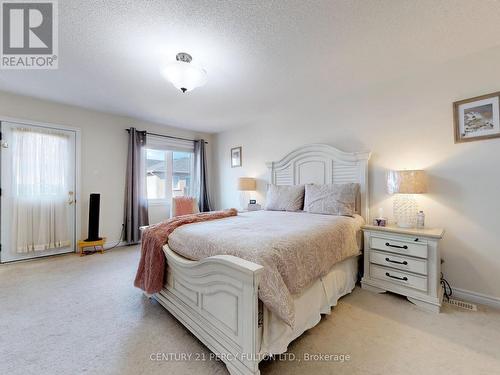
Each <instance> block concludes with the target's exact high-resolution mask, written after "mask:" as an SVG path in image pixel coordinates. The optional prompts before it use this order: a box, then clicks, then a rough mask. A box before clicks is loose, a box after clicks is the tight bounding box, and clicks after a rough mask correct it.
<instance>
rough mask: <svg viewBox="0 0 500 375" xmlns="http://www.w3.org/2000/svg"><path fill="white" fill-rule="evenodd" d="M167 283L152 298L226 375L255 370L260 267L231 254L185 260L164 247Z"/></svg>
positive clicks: (250, 374) (254, 374) (247, 374)
mask: <svg viewBox="0 0 500 375" xmlns="http://www.w3.org/2000/svg"><path fill="white" fill-rule="evenodd" d="M163 251H164V253H165V256H166V258H167V282H166V285H165V287H164V289H163V290H162V291H161V292H160V293H157V294H155V298H156V299H157V300H158V302H159V303H160V304H162V305H163V306H164V307H165V308H166V309H167V310H168V311H170V313H171V314H172V315H173V316H175V317H176V318H177V320H179V321H180V322H181V323H182V324H184V326H185V327H186V328H188V329H189V330H190V331H191V332H192V333H193V334H194V335H195V336H196V337H198V339H199V340H200V341H202V342H203V343H204V344H205V345H206V346H207V347H208V348H209V349H210V350H211V351H212V352H213V353H214V355H213V357H212V358H206V359H207V360H214V359H215V358H216V356H217V358H219V359H221V360H222V361H224V363H225V364H226V366H227V368H228V370H229V372H230V373H231V374H241V375H243V374H244V375H257V374H260V372H259V362H260V361H259V359H258V357H257V354H258V353H259V349H260V348H259V347H258V343H259V338H258V336H257V333H258V315H259V312H258V290H259V282H260V275H261V273H262V270H263V267H262V266H260V265H258V264H255V263H252V262H249V261H246V260H244V259H241V258H237V257H234V256H230V255H219V256H213V257H209V258H206V259H202V260H200V261H191V260H187V259H185V258H183V257H181V256H179V255H177V254H176V253H175V252H173V251H172V250H170V249H169V248H168V245H165V246H164V248H163Z"/></svg>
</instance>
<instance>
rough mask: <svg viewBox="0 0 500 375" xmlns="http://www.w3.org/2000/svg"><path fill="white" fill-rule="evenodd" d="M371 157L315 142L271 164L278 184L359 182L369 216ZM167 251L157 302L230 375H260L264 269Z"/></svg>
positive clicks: (364, 212) (365, 213) (233, 260)
mask: <svg viewBox="0 0 500 375" xmlns="http://www.w3.org/2000/svg"><path fill="white" fill-rule="evenodd" d="M369 158H370V153H369V152H355V153H346V152H342V151H339V150H337V149H335V148H334V147H332V146H328V145H322V144H315V145H309V146H304V147H301V148H299V149H297V150H295V151H292V152H291V153H289V154H288V155H287V156H285V157H284V158H283V159H281V160H280V161H276V162H271V163H267V166H268V167H269V168H270V171H271V178H270V181H271V183H273V184H276V185H298V184H307V183H317V184H331V183H347V182H356V183H359V185H360V199H359V205H357V206H358V207H357V210H358V212H360V214H361V216H363V217H364V218H365V219H368V218H369V203H368V159H369ZM163 251H164V253H165V257H166V263H167V281H166V284H165V286H164V288H163V290H162V291H161V292H160V293H157V294H155V298H156V299H157V300H158V302H159V303H160V304H161V305H163V306H164V307H165V308H166V309H167V310H168V311H170V313H171V314H172V315H173V316H175V317H176V318H177V319H178V320H179V321H180V322H181V323H182V324H184V326H185V327H186V328H188V329H189V330H190V331H191V332H192V333H193V334H194V335H195V336H196V337H198V339H199V340H200V341H202V342H203V343H204V344H205V345H206V346H207V347H208V348H209V349H210V350H211V351H212V352H213V353H214V355H215V356H218V357H219V358H220V359H221V360H222V361H224V363H225V364H226V366H227V368H228V370H229V372H230V373H231V374H238V375H257V374H260V372H259V362H260V360H261V359H262V358H260V354H261V353H260V338H259V307H258V306H259V305H258V291H259V282H260V277H261V273H262V271H263V267H262V266H260V265H258V264H255V263H252V262H249V261H246V260H244V259H241V258H237V257H233V256H229V255H219V256H213V257H209V258H205V259H202V260H200V261H191V260H187V259H185V258H183V257H181V256H180V255H177V254H176V253H175V252H173V251H172V250H170V248H169V247H168V245H165V246H164V247H163ZM266 354H267V353H266ZM271 354H278V353H271Z"/></svg>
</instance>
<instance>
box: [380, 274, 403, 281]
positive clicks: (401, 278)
mask: <svg viewBox="0 0 500 375" xmlns="http://www.w3.org/2000/svg"><path fill="white" fill-rule="evenodd" d="M385 276H389V277H391V278H393V279H398V280H402V281H408V278H407V277H406V276H405V277H397V276H392V275H391V274H390V273H389V272H386V273H385Z"/></svg>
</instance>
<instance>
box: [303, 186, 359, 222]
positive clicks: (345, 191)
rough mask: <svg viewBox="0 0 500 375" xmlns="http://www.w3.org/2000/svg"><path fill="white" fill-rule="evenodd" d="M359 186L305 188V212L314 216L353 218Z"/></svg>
mask: <svg viewBox="0 0 500 375" xmlns="http://www.w3.org/2000/svg"><path fill="white" fill-rule="evenodd" d="M358 194H359V184H357V183H348V184H329V185H315V184H307V185H306V186H305V197H304V211H306V212H310V213H313V214H326V215H337V216H353V215H354V213H355V212H356V197H357V196H358Z"/></svg>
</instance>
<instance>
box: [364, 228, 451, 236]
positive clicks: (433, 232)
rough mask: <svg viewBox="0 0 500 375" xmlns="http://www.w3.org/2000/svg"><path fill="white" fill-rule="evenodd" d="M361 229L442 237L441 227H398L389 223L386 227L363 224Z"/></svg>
mask: <svg viewBox="0 0 500 375" xmlns="http://www.w3.org/2000/svg"><path fill="white" fill-rule="evenodd" d="M363 229H366V230H373V231H380V232H388V233H396V234H409V235H411V236H420V237H430V238H439V239H441V238H443V235H444V229H442V228H423V229H420V228H400V227H398V226H396V225H389V226H386V227H379V226H376V225H363Z"/></svg>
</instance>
